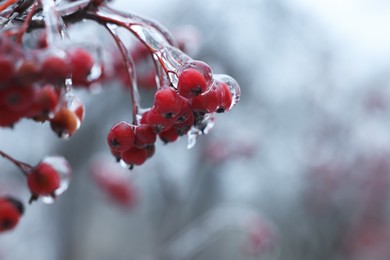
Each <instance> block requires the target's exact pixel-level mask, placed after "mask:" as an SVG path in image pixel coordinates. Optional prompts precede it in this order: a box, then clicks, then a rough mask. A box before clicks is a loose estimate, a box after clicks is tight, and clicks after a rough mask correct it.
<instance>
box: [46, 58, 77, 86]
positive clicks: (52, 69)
mask: <svg viewBox="0 0 390 260" xmlns="http://www.w3.org/2000/svg"><path fill="white" fill-rule="evenodd" d="M71 72H72V70H71V67H70V65H69V63H68V61H67V60H66V59H65V58H61V57H58V56H49V57H47V58H46V59H45V60H44V61H43V63H42V75H43V77H44V79H46V80H47V81H48V82H52V83H58V82H63V81H64V80H65V79H66V77H67V76H69V75H70V73H71Z"/></svg>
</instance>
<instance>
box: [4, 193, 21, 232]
mask: <svg viewBox="0 0 390 260" xmlns="http://www.w3.org/2000/svg"><path fill="white" fill-rule="evenodd" d="M23 211H24V207H23V204H22V203H21V202H20V201H19V200H16V199H14V198H10V197H6V198H0V232H4V231H8V230H11V229H13V228H15V226H16V225H17V224H18V223H19V219H20V216H21V215H22V214H23Z"/></svg>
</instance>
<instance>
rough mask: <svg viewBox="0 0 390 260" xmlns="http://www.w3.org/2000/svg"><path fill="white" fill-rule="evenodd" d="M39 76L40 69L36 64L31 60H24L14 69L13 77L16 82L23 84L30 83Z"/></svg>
mask: <svg viewBox="0 0 390 260" xmlns="http://www.w3.org/2000/svg"><path fill="white" fill-rule="evenodd" d="M40 77H41V71H40V69H39V68H38V66H37V65H36V64H35V63H34V62H32V61H28V60H25V61H23V63H22V64H21V65H20V67H19V68H18V70H17V71H16V75H15V78H16V80H17V82H19V83H20V84H24V85H30V84H32V83H33V82H36V81H38V80H39V79H40Z"/></svg>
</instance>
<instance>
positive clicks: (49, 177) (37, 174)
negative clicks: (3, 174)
mask: <svg viewBox="0 0 390 260" xmlns="http://www.w3.org/2000/svg"><path fill="white" fill-rule="evenodd" d="M60 183H61V176H60V175H59V173H58V172H57V170H56V169H54V168H53V166H52V165H50V164H48V163H45V162H41V163H39V164H38V165H37V166H36V167H35V168H34V169H33V170H32V171H31V172H30V173H29V174H28V175H27V185H28V188H29V189H30V191H31V193H32V194H33V195H36V196H39V195H53V194H54V193H55V191H56V190H57V189H58V188H59V187H60Z"/></svg>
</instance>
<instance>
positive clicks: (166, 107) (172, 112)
mask: <svg viewBox="0 0 390 260" xmlns="http://www.w3.org/2000/svg"><path fill="white" fill-rule="evenodd" d="M153 109H154V110H156V111H157V112H158V113H160V114H161V115H162V116H163V117H165V118H173V117H175V116H176V115H177V114H178V113H179V112H180V109H181V102H180V98H179V96H178V94H177V93H176V92H175V91H173V90H172V89H171V88H169V87H165V88H163V89H160V90H158V91H157V92H156V95H155V100H154V106H153Z"/></svg>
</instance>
